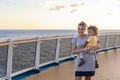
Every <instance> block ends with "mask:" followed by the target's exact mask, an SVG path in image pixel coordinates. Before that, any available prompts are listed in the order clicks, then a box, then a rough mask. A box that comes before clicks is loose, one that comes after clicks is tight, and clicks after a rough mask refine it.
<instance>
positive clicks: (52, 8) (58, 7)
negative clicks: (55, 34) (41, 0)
mask: <svg viewBox="0 0 120 80" xmlns="http://www.w3.org/2000/svg"><path fill="white" fill-rule="evenodd" d="M64 8H66V6H65V5H58V6H54V7H50V8H49V9H48V10H50V11H54V10H61V9H64Z"/></svg>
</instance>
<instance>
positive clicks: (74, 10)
mask: <svg viewBox="0 0 120 80" xmlns="http://www.w3.org/2000/svg"><path fill="white" fill-rule="evenodd" d="M76 11H78V9H73V10H71V11H70V13H74V12H76Z"/></svg>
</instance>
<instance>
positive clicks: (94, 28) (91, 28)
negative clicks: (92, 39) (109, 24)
mask: <svg viewBox="0 0 120 80" xmlns="http://www.w3.org/2000/svg"><path fill="white" fill-rule="evenodd" d="M87 30H92V31H93V32H95V35H96V36H98V28H97V27H96V26H93V25H90V26H89V27H88V28H87Z"/></svg>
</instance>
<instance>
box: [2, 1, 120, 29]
mask: <svg viewBox="0 0 120 80" xmlns="http://www.w3.org/2000/svg"><path fill="white" fill-rule="evenodd" d="M81 21H85V22H86V23H87V24H88V25H96V26H97V27H98V28H99V29H111V30H113V29H117V30H118V29H120V0H0V29H1V30H3V29H7V30H9V29H28V30H29V29H31V30H33V29H35V30H36V29H37V30H42V29H65V30H75V29H77V24H78V23H79V22H81Z"/></svg>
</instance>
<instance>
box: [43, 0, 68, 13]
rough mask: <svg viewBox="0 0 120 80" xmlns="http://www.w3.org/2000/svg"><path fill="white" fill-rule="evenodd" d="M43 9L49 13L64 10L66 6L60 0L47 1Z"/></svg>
mask: <svg viewBox="0 0 120 80" xmlns="http://www.w3.org/2000/svg"><path fill="white" fill-rule="evenodd" d="M43 7H44V8H46V9H48V10H50V11H54V10H61V9H64V8H66V5H65V4H64V2H63V1H62V0H49V1H46V2H45V3H44V4H43Z"/></svg>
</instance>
